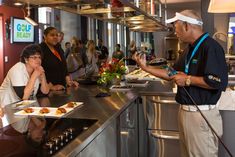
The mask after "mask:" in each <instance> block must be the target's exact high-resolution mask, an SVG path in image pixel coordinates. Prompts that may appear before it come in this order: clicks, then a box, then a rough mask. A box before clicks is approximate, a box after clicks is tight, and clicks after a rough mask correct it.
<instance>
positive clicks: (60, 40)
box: [57, 31, 64, 45]
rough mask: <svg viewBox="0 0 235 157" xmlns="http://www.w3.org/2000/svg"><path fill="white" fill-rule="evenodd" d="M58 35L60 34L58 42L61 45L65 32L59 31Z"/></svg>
mask: <svg viewBox="0 0 235 157" xmlns="http://www.w3.org/2000/svg"><path fill="white" fill-rule="evenodd" d="M57 35H58V37H57V39H58V43H59V44H60V45H61V44H62V41H63V40H64V33H63V32H61V31H59V32H58V34H57Z"/></svg>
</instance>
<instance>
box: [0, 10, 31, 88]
mask: <svg viewBox="0 0 235 157" xmlns="http://www.w3.org/2000/svg"><path fill="white" fill-rule="evenodd" d="M0 14H1V15H2V17H3V22H2V23H3V36H1V38H3V52H0V53H3V58H0V66H3V67H4V68H3V72H1V73H0V75H1V76H0V84H1V83H2V81H3V80H2V79H3V78H4V77H5V75H6V74H7V72H8V70H9V69H10V68H11V67H12V66H13V65H14V64H15V63H17V62H18V61H19V57H20V53H21V51H22V49H23V48H24V47H25V46H26V45H28V44H18V43H17V44H11V43H10V34H7V33H9V32H10V31H9V30H7V27H6V24H5V23H7V24H8V25H10V18H11V16H14V17H19V18H23V17H24V14H23V11H22V9H20V8H13V7H8V6H0ZM5 56H8V62H6V63H5V62H4V57H5ZM2 75H3V76H2Z"/></svg>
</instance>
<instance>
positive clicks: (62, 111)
mask: <svg viewBox="0 0 235 157" xmlns="http://www.w3.org/2000/svg"><path fill="white" fill-rule="evenodd" d="M66 112H67V111H66V109H65V108H62V107H59V108H58V109H57V110H56V114H63V113H66Z"/></svg>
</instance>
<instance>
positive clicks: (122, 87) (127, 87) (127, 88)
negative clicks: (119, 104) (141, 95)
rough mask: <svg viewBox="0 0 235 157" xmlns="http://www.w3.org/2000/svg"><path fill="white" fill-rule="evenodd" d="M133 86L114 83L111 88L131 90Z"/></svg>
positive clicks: (114, 89) (112, 89)
mask: <svg viewBox="0 0 235 157" xmlns="http://www.w3.org/2000/svg"><path fill="white" fill-rule="evenodd" d="M131 88H132V86H127V85H125V86H121V85H112V86H111V87H110V88H109V89H110V90H111V91H128V90H131Z"/></svg>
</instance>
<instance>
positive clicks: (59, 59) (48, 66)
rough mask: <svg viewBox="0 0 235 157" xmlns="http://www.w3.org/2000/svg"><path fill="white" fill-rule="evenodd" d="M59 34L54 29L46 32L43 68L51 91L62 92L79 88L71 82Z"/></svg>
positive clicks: (51, 28) (42, 47)
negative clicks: (70, 87)
mask: <svg viewBox="0 0 235 157" xmlns="http://www.w3.org/2000/svg"><path fill="white" fill-rule="evenodd" d="M57 34H58V32H57V30H56V28H54V27H48V28H46V29H45V30H44V42H42V43H41V44H40V46H41V49H42V52H43V60H42V66H43V68H44V69H45V74H46V78H47V81H48V83H49V87H50V90H62V89H65V86H66V85H67V86H72V85H74V86H78V83H77V82H76V81H73V80H71V78H70V76H69V74H68V71H67V65H66V60H65V58H64V55H63V52H62V50H61V48H60V47H59V46H58V38H57V37H58V36H57Z"/></svg>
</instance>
